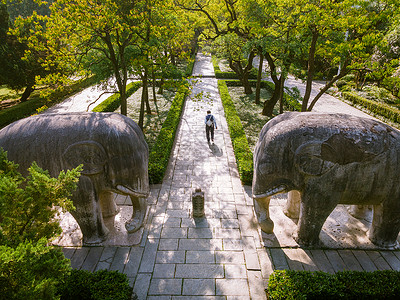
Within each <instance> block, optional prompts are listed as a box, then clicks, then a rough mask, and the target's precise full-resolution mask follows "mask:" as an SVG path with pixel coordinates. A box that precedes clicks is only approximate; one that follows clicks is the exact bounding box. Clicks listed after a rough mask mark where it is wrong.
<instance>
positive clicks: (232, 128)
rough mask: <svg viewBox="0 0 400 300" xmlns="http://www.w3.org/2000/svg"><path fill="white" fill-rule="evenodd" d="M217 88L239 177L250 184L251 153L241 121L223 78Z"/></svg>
mask: <svg viewBox="0 0 400 300" xmlns="http://www.w3.org/2000/svg"><path fill="white" fill-rule="evenodd" d="M218 89H219V93H220V95H221V100H222V104H223V106H224V110H225V117H226V121H227V123H228V128H229V133H230V136H231V139H232V145H233V151H234V152H235V157H236V163H237V166H238V170H239V175H240V179H241V180H242V182H243V184H246V185H251V184H252V181H253V153H252V152H251V150H250V147H249V144H248V142H247V137H246V134H245V133H244V130H243V127H242V123H241V122H240V118H239V116H238V114H237V111H236V108H235V105H234V104H233V102H232V99H231V96H230V95H229V92H228V87H227V85H226V82H225V81H224V80H218Z"/></svg>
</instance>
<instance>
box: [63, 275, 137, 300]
mask: <svg viewBox="0 0 400 300" xmlns="http://www.w3.org/2000/svg"><path fill="white" fill-rule="evenodd" d="M58 293H59V295H60V296H61V300H75V299H88V300H103V299H104V300H106V299H108V300H111V299H112V300H129V299H131V295H132V288H131V287H130V286H129V281H128V278H127V276H126V274H122V273H120V272H118V271H108V270H100V271H97V272H95V273H91V272H89V271H86V270H75V269H74V270H72V272H71V275H69V276H67V277H66V278H65V280H64V282H62V283H61V284H60V285H59V286H58Z"/></svg>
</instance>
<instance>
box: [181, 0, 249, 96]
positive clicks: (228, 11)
mask: <svg viewBox="0 0 400 300" xmlns="http://www.w3.org/2000/svg"><path fill="white" fill-rule="evenodd" d="M245 2H246V1H245V0H222V1H220V0H210V1H198V0H189V1H187V0H175V3H176V5H177V6H178V7H180V8H182V9H185V10H187V11H190V12H192V13H195V14H197V15H198V16H201V18H202V20H203V22H202V24H203V26H204V27H203V28H202V31H201V33H202V35H203V36H204V37H205V39H207V40H210V41H216V42H217V43H216V45H217V46H218V45H219V43H221V42H222V43H223V44H224V46H229V49H227V51H221V53H223V54H224V55H225V58H226V59H227V60H228V62H229V64H230V66H231V68H232V70H233V71H234V72H235V73H236V74H237V75H238V77H239V79H240V81H241V83H242V85H243V87H244V89H245V93H246V94H250V93H252V90H251V87H250V83H249V73H250V71H251V69H252V63H253V58H254V56H255V49H253V48H252V47H241V48H240V44H242V45H243V43H244V42H247V41H248V39H249V38H251V28H250V27H249V26H247V24H246V20H245V19H244V14H243V8H244V6H243V4H244V3H245ZM234 36H236V37H234ZM217 39H219V41H217ZM231 42H234V44H230V43H231ZM239 49H240V50H241V53H240V51H238V50H239Z"/></svg>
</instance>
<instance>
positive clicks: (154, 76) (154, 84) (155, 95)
mask: <svg viewBox="0 0 400 300" xmlns="http://www.w3.org/2000/svg"><path fill="white" fill-rule="evenodd" d="M151 74H152V79H153V80H152V81H153V85H152V89H153V102H154V103H156V104H157V92H156V73H155V72H154V70H153V71H152V72H151Z"/></svg>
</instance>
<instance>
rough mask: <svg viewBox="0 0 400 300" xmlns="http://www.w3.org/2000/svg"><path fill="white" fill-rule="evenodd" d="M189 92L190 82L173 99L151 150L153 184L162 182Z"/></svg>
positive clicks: (150, 166) (150, 175)
mask: <svg viewBox="0 0 400 300" xmlns="http://www.w3.org/2000/svg"><path fill="white" fill-rule="evenodd" d="M188 94H189V86H188V84H187V83H185V84H182V85H181V86H180V87H179V88H178V92H177V93H176V95H175V98H174V100H173V101H172V104H171V107H170V109H169V112H168V116H167V118H166V119H165V121H164V124H163V126H162V128H161V130H160V133H159V134H158V137H157V140H156V143H155V145H154V146H153V148H152V149H151V150H150V157H149V181H150V183H151V184H157V183H161V182H162V180H163V177H164V174H165V170H166V169H167V166H168V161H169V156H170V154H171V150H172V146H173V144H174V140H175V134H176V130H177V128H178V125H179V122H180V120H181V114H182V109H183V104H184V102H185V98H186V96H187V95H188Z"/></svg>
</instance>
